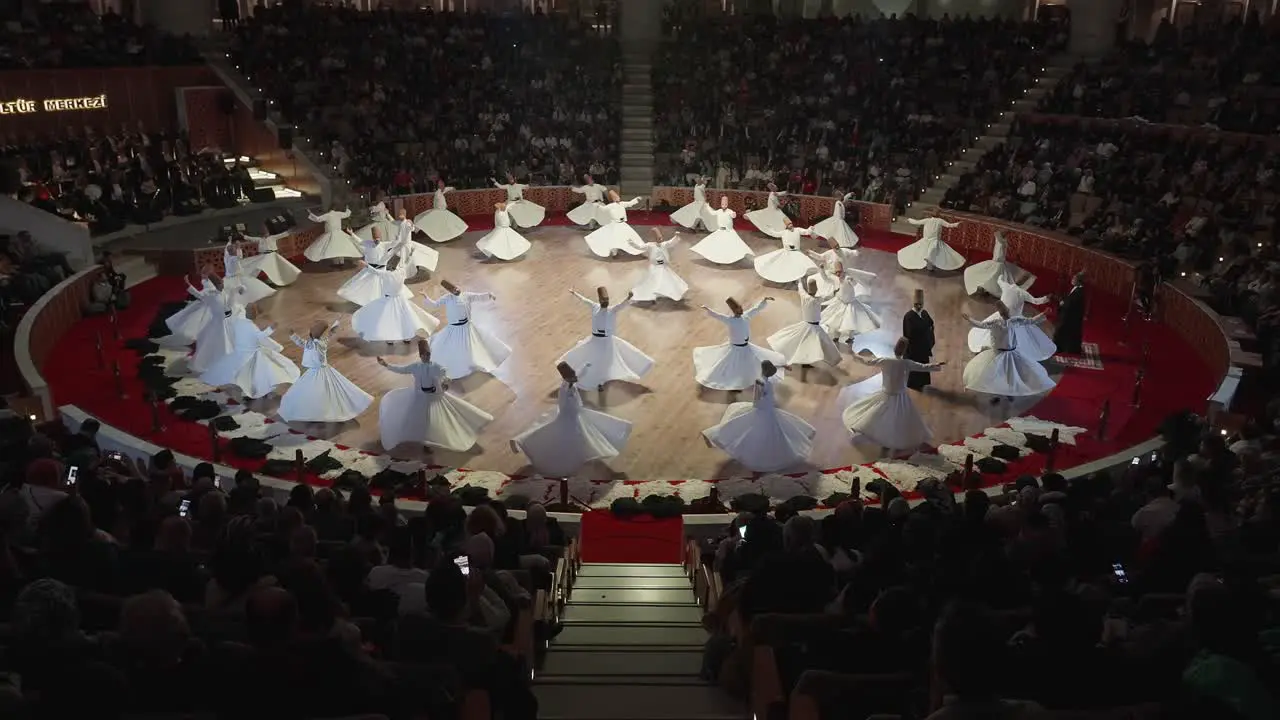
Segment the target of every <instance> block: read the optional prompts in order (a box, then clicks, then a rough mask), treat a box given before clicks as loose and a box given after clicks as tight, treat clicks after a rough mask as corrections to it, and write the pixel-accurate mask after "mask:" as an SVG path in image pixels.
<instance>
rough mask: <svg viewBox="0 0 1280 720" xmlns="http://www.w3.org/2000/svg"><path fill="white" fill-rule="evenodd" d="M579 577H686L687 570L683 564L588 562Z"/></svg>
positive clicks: (580, 571) (579, 572)
mask: <svg viewBox="0 0 1280 720" xmlns="http://www.w3.org/2000/svg"><path fill="white" fill-rule="evenodd" d="M578 577H579V578H589V577H685V570H684V567H683V566H681V565H652V564H641V563H636V564H627V563H587V564H585V565H583V566H582V568H581V569H580V570H579V571H578Z"/></svg>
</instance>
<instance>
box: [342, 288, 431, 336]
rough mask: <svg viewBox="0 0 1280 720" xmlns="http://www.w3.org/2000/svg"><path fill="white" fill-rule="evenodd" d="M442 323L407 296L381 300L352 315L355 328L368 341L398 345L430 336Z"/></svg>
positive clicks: (352, 324) (381, 298)
mask: <svg viewBox="0 0 1280 720" xmlns="http://www.w3.org/2000/svg"><path fill="white" fill-rule="evenodd" d="M439 324H440V321H439V320H437V319H435V318H433V317H431V315H429V314H428V313H427V311H426V310H425V309H424V308H422V307H421V306H419V305H417V304H416V303H413V302H410V301H409V300H407V299H405V298H404V297H380V298H378V299H377V300H374V301H373V302H371V303H369V304H368V305H365V306H364V307H362V308H360V309H359V310H357V311H356V312H355V314H354V315H352V316H351V327H352V329H354V330H355V331H356V334H357V335H359V336H360V338H361V339H362V340H364V341H365V342H395V341H397V340H409V339H412V338H414V337H417V335H418V332H419V331H421V332H426V333H430V332H431V331H433V330H435V329H436V326H437V325H439Z"/></svg>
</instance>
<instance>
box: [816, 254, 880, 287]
mask: <svg viewBox="0 0 1280 720" xmlns="http://www.w3.org/2000/svg"><path fill="white" fill-rule="evenodd" d="M805 254H807V255H808V256H809V258H810V259H812V260H813V261H814V262H815V263H817V265H818V271H817V272H815V273H814V274H813V275H811V276H810V277H812V278H813V279H814V280H815V281H816V282H817V283H818V297H820V298H822V299H823V300H826V299H827V298H829V297H832V296H834V295H835V294H836V293H837V292H839V291H840V271H841V269H843V270H844V272H845V274H852V275H853V278H854V281H855V282H856V283H857V286H858V287H857V294H858V297H860V298H866V297H870V296H871V291H870V290H869V289H867V287H866V286H865V285H863V284H862V283H864V282H868V283H869V282H871V281H872V280H875V277H876V275H875V273H869V272H866V271H865V270H859V269H857V268H855V267H854V266H853V263H854V261H855V260H856V259H857V257H858V251H857V250H847V249H845V248H842V247H833V248H830V249H828V250H824V251H822V252H820V253H819V252H814V251H812V250H806V251H805Z"/></svg>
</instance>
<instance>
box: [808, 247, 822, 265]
mask: <svg viewBox="0 0 1280 720" xmlns="http://www.w3.org/2000/svg"><path fill="white" fill-rule="evenodd" d="M804 254H805V255H808V256H809V259H810V260H812V261H814V262H816V263H818V264H819V265H821V264H822V263H824V262H826V261H827V259H826V258H824V257H822V253H816V252H814V251H812V250H805V251H804Z"/></svg>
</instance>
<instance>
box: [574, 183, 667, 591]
mask: <svg viewBox="0 0 1280 720" xmlns="http://www.w3.org/2000/svg"><path fill="white" fill-rule="evenodd" d="M623 167H627V163H626V162H625V158H624V161H623ZM688 587H692V585H691V584H690V582H689V578H686V577H684V576H679V577H579V578H578V579H577V581H576V582H574V584H573V589H574V590H607V589H614V588H619V589H620V588H644V589H648V590H679V589H681V588H688Z"/></svg>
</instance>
